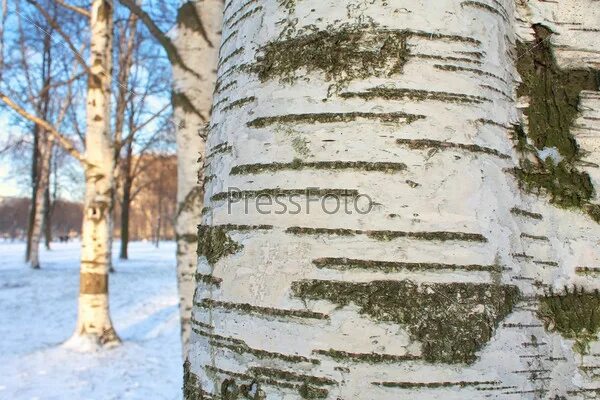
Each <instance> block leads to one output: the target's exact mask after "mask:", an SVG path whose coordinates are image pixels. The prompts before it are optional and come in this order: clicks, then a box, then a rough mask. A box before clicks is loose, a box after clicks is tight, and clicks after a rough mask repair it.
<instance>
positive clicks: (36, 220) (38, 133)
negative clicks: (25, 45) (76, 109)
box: [25, 36, 52, 269]
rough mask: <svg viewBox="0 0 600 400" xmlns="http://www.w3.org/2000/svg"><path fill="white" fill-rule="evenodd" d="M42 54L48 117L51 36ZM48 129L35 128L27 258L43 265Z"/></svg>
mask: <svg viewBox="0 0 600 400" xmlns="http://www.w3.org/2000/svg"><path fill="white" fill-rule="evenodd" d="M42 54H43V56H42V76H41V77H42V82H43V83H42V89H41V90H40V92H41V95H40V100H39V105H38V110H39V112H40V114H41V117H42V118H44V119H46V118H48V111H49V107H50V90H49V86H50V84H51V82H52V53H51V42H50V37H49V36H47V37H45V38H44V49H43V53H42ZM47 136H48V134H47V132H45V131H44V129H42V128H41V127H40V126H38V125H36V126H35V128H34V141H33V157H32V174H31V179H32V186H33V193H32V196H31V208H30V211H29V213H30V215H29V219H30V220H29V226H28V228H29V229H28V232H27V248H26V255H25V259H26V261H28V262H29V265H30V266H31V267H32V268H34V269H38V268H40V258H39V245H40V241H41V236H42V227H43V225H44V219H45V215H46V211H47V209H46V207H47V204H46V192H47V190H48V183H49V180H50V162H51V160H52V140H50V139H49V138H48V137H47Z"/></svg>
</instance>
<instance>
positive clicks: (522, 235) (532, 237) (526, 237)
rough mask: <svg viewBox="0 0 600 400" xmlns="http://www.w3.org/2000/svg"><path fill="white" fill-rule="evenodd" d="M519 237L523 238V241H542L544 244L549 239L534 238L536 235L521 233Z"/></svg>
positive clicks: (545, 237)
mask: <svg viewBox="0 0 600 400" xmlns="http://www.w3.org/2000/svg"><path fill="white" fill-rule="evenodd" d="M521 237H522V238H525V239H533V240H543V241H545V242H547V241H549V240H550V239H548V236H536V235H530V234H528V233H521Z"/></svg>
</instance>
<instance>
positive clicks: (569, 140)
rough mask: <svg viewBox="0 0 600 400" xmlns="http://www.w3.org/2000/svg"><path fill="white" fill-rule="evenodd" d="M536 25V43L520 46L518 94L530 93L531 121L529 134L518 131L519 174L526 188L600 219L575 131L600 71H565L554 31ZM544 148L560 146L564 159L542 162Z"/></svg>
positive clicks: (516, 133) (529, 116)
mask: <svg viewBox="0 0 600 400" xmlns="http://www.w3.org/2000/svg"><path fill="white" fill-rule="evenodd" d="M533 29H534V32H535V40H534V42H533V43H518V44H517V52H518V54H519V58H518V60H517V70H518V72H519V74H520V75H521V78H522V80H523V83H522V84H521V85H520V87H519V89H518V95H519V96H528V97H529V106H528V107H527V109H526V110H525V115H526V116H527V117H528V122H529V123H528V132H527V133H525V131H524V129H523V128H522V127H520V126H517V127H516V129H515V136H516V137H515V139H516V142H517V150H519V151H520V152H521V154H522V160H521V163H520V166H519V168H517V169H516V170H515V176H516V177H517V179H518V181H519V183H520V184H521V187H523V188H525V189H526V190H528V191H530V192H533V193H536V194H544V195H547V196H548V197H549V198H550V202H551V203H553V204H555V205H557V206H559V207H562V208H577V209H582V210H584V211H585V212H587V213H588V215H590V216H591V217H592V218H593V219H594V220H595V221H596V222H600V213H598V207H597V206H594V205H592V204H590V200H591V199H592V198H593V196H594V187H593V185H592V182H591V180H590V177H589V175H588V174H587V173H585V172H581V171H579V170H577V168H576V163H577V162H578V161H579V160H580V157H581V152H580V150H579V147H578V145H577V142H576V141H575V138H574V137H573V135H572V134H571V132H570V128H571V126H572V124H573V122H574V120H575V118H576V117H577V115H578V112H579V110H578V104H579V95H580V93H581V91H582V90H597V89H598V85H599V84H600V73H599V72H598V71H594V70H591V69H590V70H585V69H570V70H562V69H560V68H559V67H558V65H557V63H556V59H555V57H554V55H553V53H552V45H551V43H550V35H552V32H551V31H550V30H549V29H548V28H546V27H544V26H542V25H534V26H533ZM544 148H556V149H557V150H558V152H559V153H560V156H561V157H562V160H560V161H559V162H555V161H553V160H552V159H551V158H550V157H548V158H547V159H546V160H541V159H540V158H539V157H538V155H537V151H538V150H542V149H544Z"/></svg>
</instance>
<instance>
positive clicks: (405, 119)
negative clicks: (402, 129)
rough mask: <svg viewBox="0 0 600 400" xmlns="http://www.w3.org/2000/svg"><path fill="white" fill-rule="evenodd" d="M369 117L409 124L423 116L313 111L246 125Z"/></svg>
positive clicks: (306, 122)
mask: <svg viewBox="0 0 600 400" xmlns="http://www.w3.org/2000/svg"><path fill="white" fill-rule="evenodd" d="M359 118H362V119H370V120H376V121H381V122H401V123H407V124H410V123H412V122H414V121H416V120H419V119H423V118H425V116H424V115H416V114H407V113H403V112H391V113H370V112H349V113H313V114H286V115H277V116H272V117H260V118H256V119H254V120H252V121H250V122H248V123H247V124H246V125H247V126H248V127H250V128H263V127H265V126H269V125H273V124H280V123H281V124H327V123H338V122H353V121H356V120H357V119H359Z"/></svg>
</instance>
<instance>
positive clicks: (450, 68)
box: [433, 64, 507, 83]
mask: <svg viewBox="0 0 600 400" xmlns="http://www.w3.org/2000/svg"><path fill="white" fill-rule="evenodd" d="M433 67H434V68H437V69H439V70H442V71H452V72H471V73H474V74H475V75H480V76H489V77H491V78H495V79H498V80H499V81H500V82H502V83H507V82H506V80H505V79H504V78H501V77H499V76H498V75H494V74H492V73H491V72H487V71H482V70H480V69H477V68H467V67H459V66H456V65H439V64H436V65H434V66H433Z"/></svg>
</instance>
